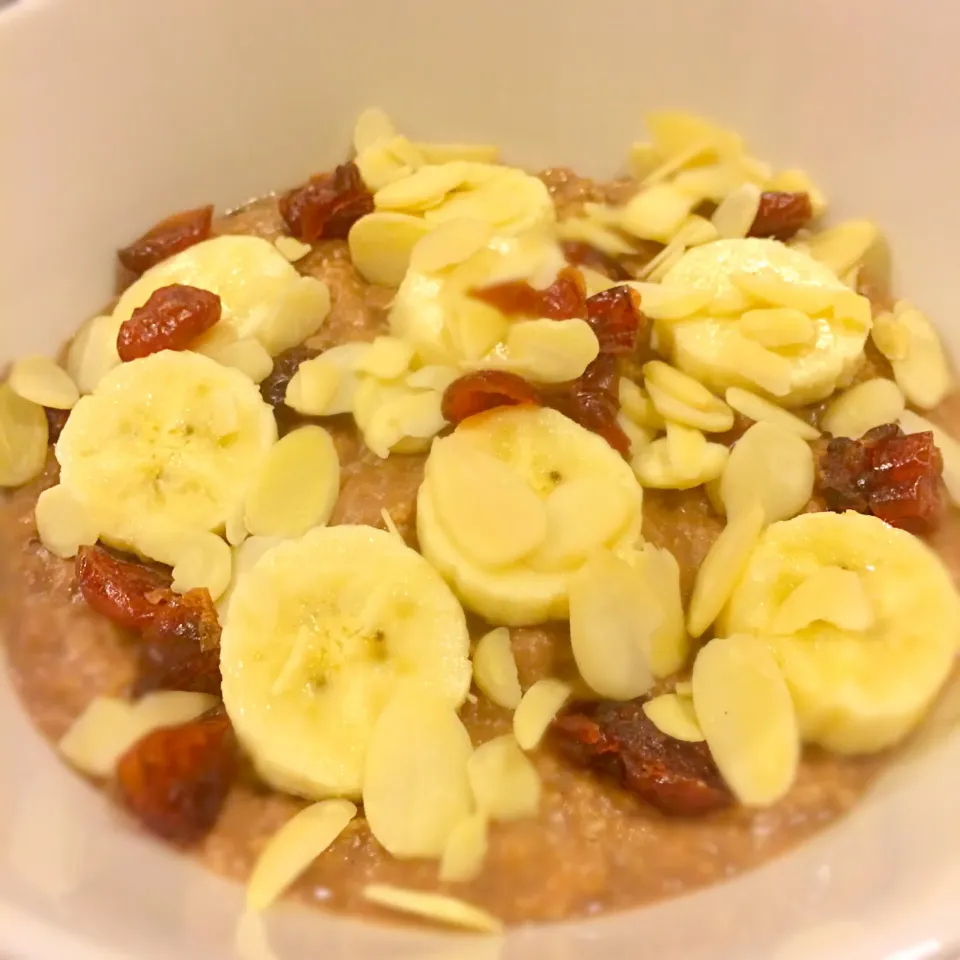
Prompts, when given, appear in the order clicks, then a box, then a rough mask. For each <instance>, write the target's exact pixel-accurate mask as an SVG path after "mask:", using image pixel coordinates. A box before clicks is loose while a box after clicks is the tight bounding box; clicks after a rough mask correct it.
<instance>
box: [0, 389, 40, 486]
mask: <svg viewBox="0 0 960 960" xmlns="http://www.w3.org/2000/svg"><path fill="white" fill-rule="evenodd" d="M46 459H47V416H46V414H45V413H44V412H43V407H41V406H39V405H38V404H36V403H33V402H32V401H30V400H24V399H23V397H21V396H19V395H18V394H16V393H14V391H13V389H12V388H11V387H10V384H8V383H5V384H2V385H0V487H19V486H20V485H21V484H24V483H27V482H28V481H30V480H32V479H33V478H34V477H36V476H38V475H39V474H40V473H41V471H42V470H43V465H44V463H45V462H46Z"/></svg>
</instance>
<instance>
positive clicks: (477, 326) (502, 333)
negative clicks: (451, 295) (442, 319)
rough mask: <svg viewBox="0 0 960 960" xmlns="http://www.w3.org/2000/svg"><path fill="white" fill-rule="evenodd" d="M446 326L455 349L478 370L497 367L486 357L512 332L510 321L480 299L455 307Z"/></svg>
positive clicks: (466, 301) (462, 301)
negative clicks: (510, 330) (509, 331)
mask: <svg viewBox="0 0 960 960" xmlns="http://www.w3.org/2000/svg"><path fill="white" fill-rule="evenodd" d="M551 322H553V321H551ZM447 326H448V332H449V334H450V337H451V339H452V340H453V343H454V346H455V348H456V350H457V352H458V353H459V355H460V356H461V357H463V358H464V360H466V361H476V362H475V363H473V364H472V365H473V366H474V367H476V369H486V368H488V367H491V366H495V365H496V364H497V362H498V360H491V358H489V357H487V354H488V353H490V351H492V350H494V348H495V347H496V346H497V344H498V343H500V341H501V340H503V339H504V338H505V337H506V335H507V331H508V330H509V324H508V322H507V318H506V317H505V316H504V315H503V314H502V313H501V312H500V311H499V310H497V309H496V308H495V307H491V306H490V305H489V304H487V303H482V302H481V301H479V300H469V299H464V300H461V301H460V302H459V303H458V304H457V305H456V309H455V310H454V311H453V314H452V316H451V317H450V319H449V320H448V324H447ZM499 359H500V360H502V358H499Z"/></svg>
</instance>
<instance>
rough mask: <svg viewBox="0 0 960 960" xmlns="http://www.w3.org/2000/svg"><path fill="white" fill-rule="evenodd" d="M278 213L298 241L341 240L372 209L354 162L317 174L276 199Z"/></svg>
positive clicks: (367, 192) (370, 198) (371, 202)
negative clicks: (278, 199) (278, 208)
mask: <svg viewBox="0 0 960 960" xmlns="http://www.w3.org/2000/svg"><path fill="white" fill-rule="evenodd" d="M279 206H280V215H281V216H282V217H283V220H284V223H286V225H287V228H288V229H289V231H290V233H292V234H293V236H295V237H296V238H297V239H298V240H303V241H304V242H305V243H313V242H314V241H315V240H320V239H321V238H322V239H326V240H331V239H341V240H342V239H343V238H345V237H346V235H347V234H348V233H349V232H350V228H351V227H352V226H353V225H354V224H355V223H356V222H357V221H358V220H359V219H360V218H361V217H363V216H366V214H368V213H372V212H373V194H371V193H370V191H369V190H368V189H367V188H366V186H365V185H364V182H363V179H362V177H361V176H360V171H359V169H357V165H356V164H355V163H344V164H341V165H340V166H339V167H337V168H336V170H334V171H333V173H318V174H316V175H315V176H312V177H311V178H310V179H309V180H308V181H307V182H306V183H305V184H303V185H302V186H300V187H295V188H294V189H293V190H290V191H288V192H287V193H285V194H284V195H283V196H282V197H281V198H280V203H279Z"/></svg>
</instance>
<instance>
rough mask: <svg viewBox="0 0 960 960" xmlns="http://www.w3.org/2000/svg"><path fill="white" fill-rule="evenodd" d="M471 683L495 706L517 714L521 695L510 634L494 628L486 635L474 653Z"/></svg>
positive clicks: (503, 628) (501, 628)
mask: <svg viewBox="0 0 960 960" xmlns="http://www.w3.org/2000/svg"><path fill="white" fill-rule="evenodd" d="M473 681H474V683H476V685H477V686H478V687H479V688H480V691H481V692H482V693H483V694H484V696H486V697H487V699H488V700H492V701H493V702H494V703H495V704H497V706H500V707H504V708H505V709H507V710H516V708H517V706H518V705H519V704H520V698H521V697H522V696H523V691H522V690H521V689H520V680H519V677H518V675H517V663H516V660H514V658H513V647H512V646H511V645H510V631H509V630H508V629H507V628H506V627H496V628H495V629H493V630H491V631H490V632H489V633H485V634H484V635H483V636H482V637H481V638H480V639H479V640H478V641H477V646H476V648H475V649H474V651H473Z"/></svg>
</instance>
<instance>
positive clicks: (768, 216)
mask: <svg viewBox="0 0 960 960" xmlns="http://www.w3.org/2000/svg"><path fill="white" fill-rule="evenodd" d="M812 219H813V205H812V204H811V203H810V195H809V194H807V193H785V192H781V191H767V192H766V193H762V194H760V206H759V208H758V209H757V215H756V216H755V217H754V218H753V225H752V226H751V227H750V232H749V235H750V236H751V237H773V238H774V239H775V240H789V239H790V238H791V237H792V236H793V235H794V234H795V233H796V232H797V231H798V230H799V229H801V228H802V227H805V226H806V225H807V224H808V223H809V222H810V221H811V220H812Z"/></svg>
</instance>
